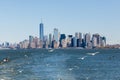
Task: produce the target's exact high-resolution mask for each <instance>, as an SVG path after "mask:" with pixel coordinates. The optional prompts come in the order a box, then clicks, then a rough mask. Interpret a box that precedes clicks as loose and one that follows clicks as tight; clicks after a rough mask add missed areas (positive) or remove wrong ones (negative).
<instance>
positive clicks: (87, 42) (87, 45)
mask: <svg viewBox="0 0 120 80" xmlns="http://www.w3.org/2000/svg"><path fill="white" fill-rule="evenodd" d="M90 40H91V37H90V33H86V34H85V45H86V47H89V44H90V42H91V41H90Z"/></svg>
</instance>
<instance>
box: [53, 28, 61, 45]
mask: <svg viewBox="0 0 120 80" xmlns="http://www.w3.org/2000/svg"><path fill="white" fill-rule="evenodd" d="M59 35H60V34H59V32H58V29H57V28H54V40H55V47H59V37H60V36H59Z"/></svg>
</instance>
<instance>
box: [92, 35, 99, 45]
mask: <svg viewBox="0 0 120 80" xmlns="http://www.w3.org/2000/svg"><path fill="white" fill-rule="evenodd" d="M94 37H95V38H96V40H95V42H96V47H100V46H101V36H100V35H99V34H93V39H95V38H94Z"/></svg>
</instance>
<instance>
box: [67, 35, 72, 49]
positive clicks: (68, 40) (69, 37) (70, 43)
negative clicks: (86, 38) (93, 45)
mask: <svg viewBox="0 0 120 80" xmlns="http://www.w3.org/2000/svg"><path fill="white" fill-rule="evenodd" d="M72 37H73V36H72V35H68V38H67V46H68V47H72Z"/></svg>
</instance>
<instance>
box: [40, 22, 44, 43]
mask: <svg viewBox="0 0 120 80" xmlns="http://www.w3.org/2000/svg"><path fill="white" fill-rule="evenodd" d="M40 40H41V41H44V25H43V23H42V22H41V23H40Z"/></svg>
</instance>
